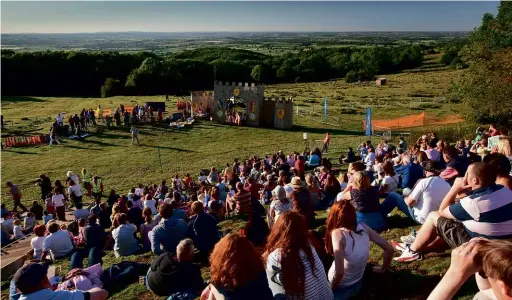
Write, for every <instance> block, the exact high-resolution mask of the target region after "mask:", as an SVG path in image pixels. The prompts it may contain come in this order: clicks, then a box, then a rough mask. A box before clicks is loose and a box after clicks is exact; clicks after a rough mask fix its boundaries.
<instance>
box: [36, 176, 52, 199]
mask: <svg viewBox="0 0 512 300" xmlns="http://www.w3.org/2000/svg"><path fill="white" fill-rule="evenodd" d="M36 184H37V185H38V186H39V187H40V188H41V200H43V201H44V200H45V199H46V196H47V195H48V194H49V193H51V192H52V181H51V180H50V178H49V177H47V176H46V175H45V174H41V175H39V179H37V180H36Z"/></svg>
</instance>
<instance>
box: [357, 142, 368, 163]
mask: <svg viewBox="0 0 512 300" xmlns="http://www.w3.org/2000/svg"><path fill="white" fill-rule="evenodd" d="M358 150H359V151H360V153H361V160H362V161H364V159H365V158H366V155H368V148H367V146H366V143H363V144H361V145H360V146H359V148H358Z"/></svg>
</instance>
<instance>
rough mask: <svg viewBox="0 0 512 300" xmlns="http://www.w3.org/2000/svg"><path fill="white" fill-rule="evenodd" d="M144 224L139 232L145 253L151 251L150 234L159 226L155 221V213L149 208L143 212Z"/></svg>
mask: <svg viewBox="0 0 512 300" xmlns="http://www.w3.org/2000/svg"><path fill="white" fill-rule="evenodd" d="M142 216H143V218H144V224H142V225H140V227H139V232H140V236H141V239H142V248H143V249H144V251H150V250H151V241H150V240H149V236H148V234H149V232H150V231H151V230H153V228H154V227H155V226H156V225H157V222H156V220H153V213H152V212H151V209H150V208H149V207H146V208H144V210H143V211H142Z"/></svg>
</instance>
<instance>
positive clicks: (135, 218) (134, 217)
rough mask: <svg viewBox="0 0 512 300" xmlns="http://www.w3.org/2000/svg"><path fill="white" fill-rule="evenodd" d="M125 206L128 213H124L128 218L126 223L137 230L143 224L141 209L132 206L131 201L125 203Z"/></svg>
mask: <svg viewBox="0 0 512 300" xmlns="http://www.w3.org/2000/svg"><path fill="white" fill-rule="evenodd" d="M126 206H127V207H128V212H127V213H126V216H127V217H128V222H130V223H131V224H133V225H135V226H136V227H137V228H139V227H140V225H142V223H144V219H143V218H142V209H140V208H139V207H135V206H133V202H132V201H128V202H127V203H126Z"/></svg>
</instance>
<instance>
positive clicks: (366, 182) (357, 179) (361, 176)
mask: <svg viewBox="0 0 512 300" xmlns="http://www.w3.org/2000/svg"><path fill="white" fill-rule="evenodd" d="M354 186H355V187H356V188H357V189H358V190H367V189H369V188H370V187H371V184H370V177H368V175H366V173H365V172H363V171H357V172H355V173H354Z"/></svg>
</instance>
